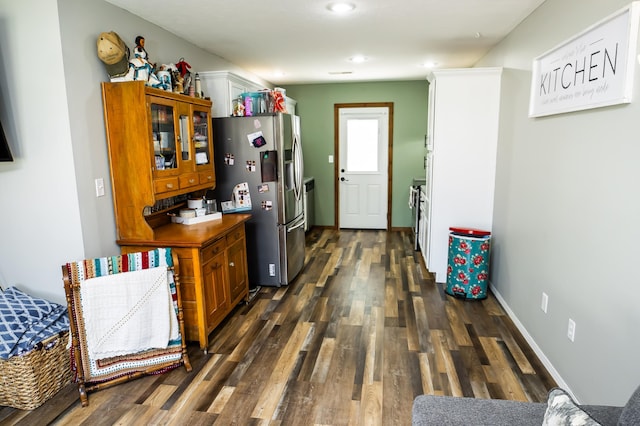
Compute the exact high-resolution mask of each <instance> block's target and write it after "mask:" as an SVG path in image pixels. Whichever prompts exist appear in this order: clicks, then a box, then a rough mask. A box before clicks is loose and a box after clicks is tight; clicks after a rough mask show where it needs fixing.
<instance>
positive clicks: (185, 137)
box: [178, 113, 192, 163]
mask: <svg viewBox="0 0 640 426" xmlns="http://www.w3.org/2000/svg"><path fill="white" fill-rule="evenodd" d="M179 123H180V135H179V136H178V142H179V143H180V159H181V160H182V163H187V162H190V161H191V160H192V154H191V141H190V140H189V134H190V132H189V115H188V114H183V113H180V118H179Z"/></svg>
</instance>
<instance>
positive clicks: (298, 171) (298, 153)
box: [293, 135, 303, 200]
mask: <svg viewBox="0 0 640 426" xmlns="http://www.w3.org/2000/svg"><path fill="white" fill-rule="evenodd" d="M293 158H294V160H293V161H294V164H295V173H294V192H295V194H296V199H297V200H300V199H301V198H302V180H303V172H302V167H303V162H302V150H301V149H300V139H299V138H298V135H294V138H293Z"/></svg>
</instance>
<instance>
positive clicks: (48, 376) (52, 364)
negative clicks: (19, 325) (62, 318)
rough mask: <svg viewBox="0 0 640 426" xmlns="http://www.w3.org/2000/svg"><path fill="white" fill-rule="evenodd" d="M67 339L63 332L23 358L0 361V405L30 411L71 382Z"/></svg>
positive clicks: (16, 357)
mask: <svg viewBox="0 0 640 426" xmlns="http://www.w3.org/2000/svg"><path fill="white" fill-rule="evenodd" d="M68 339H69V332H68V331H65V332H63V333H60V335H59V336H53V337H51V338H49V339H48V340H46V341H44V342H42V343H41V344H40V345H38V347H37V348H36V349H34V350H32V351H31V352H28V353H26V354H25V355H17V356H13V357H11V358H9V359H7V360H0V376H1V382H0V405H4V406H9V407H14V408H18V409H20V410H33V409H34V408H37V407H39V406H41V405H42V404H43V403H44V402H45V401H47V400H48V399H49V398H51V397H52V396H54V395H55V394H56V393H57V392H58V391H59V390H60V389H62V388H63V387H64V386H65V385H67V384H68V383H70V382H71V369H70V367H69V351H68V350H67V342H68Z"/></svg>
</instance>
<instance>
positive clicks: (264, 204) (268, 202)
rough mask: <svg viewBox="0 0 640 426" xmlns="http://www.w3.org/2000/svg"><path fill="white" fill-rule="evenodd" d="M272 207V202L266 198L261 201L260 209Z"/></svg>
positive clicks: (266, 209)
mask: <svg viewBox="0 0 640 426" xmlns="http://www.w3.org/2000/svg"><path fill="white" fill-rule="evenodd" d="M272 208H273V202H272V201H270V200H266V201H263V202H262V210H265V211H269V210H271V209H272Z"/></svg>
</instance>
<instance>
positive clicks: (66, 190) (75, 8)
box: [0, 0, 251, 303]
mask: <svg viewBox="0 0 640 426" xmlns="http://www.w3.org/2000/svg"><path fill="white" fill-rule="evenodd" d="M103 31H115V32H117V33H118V34H119V35H120V36H121V38H122V39H123V40H124V41H125V42H126V43H127V45H128V46H129V47H130V48H131V49H132V48H133V47H134V44H135V43H134V40H135V37H136V36H137V35H143V36H144V37H145V41H146V44H145V47H146V48H147V51H148V52H149V55H150V57H151V59H152V61H154V62H157V63H159V64H162V63H170V62H177V61H178V60H179V59H180V58H182V57H183V58H184V59H185V60H186V61H187V62H188V63H189V64H191V66H192V68H191V71H192V72H198V71H212V70H231V71H236V72H241V70H239V69H238V67H236V66H234V65H233V64H230V63H229V62H227V61H225V60H223V59H222V58H220V57H218V56H215V55H212V54H209V53H207V52H205V51H203V50H201V49H199V48H196V47H195V46H193V45H191V44H189V43H187V42H185V41H184V40H182V39H180V38H178V37H176V36H174V35H173V34H171V33H169V32H167V31H165V30H163V29H161V28H159V27H157V26H155V25H153V24H151V23H149V22H147V21H144V20H142V19H140V18H138V17H136V16H134V15H131V14H130V13H128V12H125V11H124V10H122V9H120V8H117V7H114V6H113V5H111V4H109V3H106V2H104V1H102V0H58V1H41V0H23V1H19V2H17V1H14V2H9V1H2V2H0V120H2V124H3V126H4V128H5V131H6V133H7V137H8V139H9V140H10V144H11V147H12V150H13V153H14V156H15V157H16V161H15V162H13V163H0V206H2V208H0V238H1V241H2V242H1V243H0V285H2V286H3V287H8V286H17V287H18V288H20V289H22V290H25V291H27V292H29V293H31V294H33V295H35V296H39V297H45V298H48V299H49V300H52V301H56V302H59V303H65V299H64V290H63V286H62V274H61V268H60V267H61V265H62V264H63V263H65V262H68V261H74V260H79V259H84V258H91V257H99V256H107V255H112V254H116V253H119V248H118V246H117V245H116V244H115V236H116V233H115V222H114V218H113V203H112V200H111V184H110V176H109V163H108V158H107V149H106V139H105V130H104V122H103V116H102V97H101V92H100V83H101V82H102V81H107V80H108V75H107V73H106V71H105V69H104V66H103V64H102V62H101V61H100V60H99V59H98V57H97V55H96V40H97V38H98V36H99V34H100V33H101V32H103ZM244 74H246V73H244ZM249 77H251V76H249ZM205 95H206V93H205ZM98 177H102V178H104V180H105V185H106V196H105V197H101V198H96V197H95V189H94V180H95V179H96V178H98Z"/></svg>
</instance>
